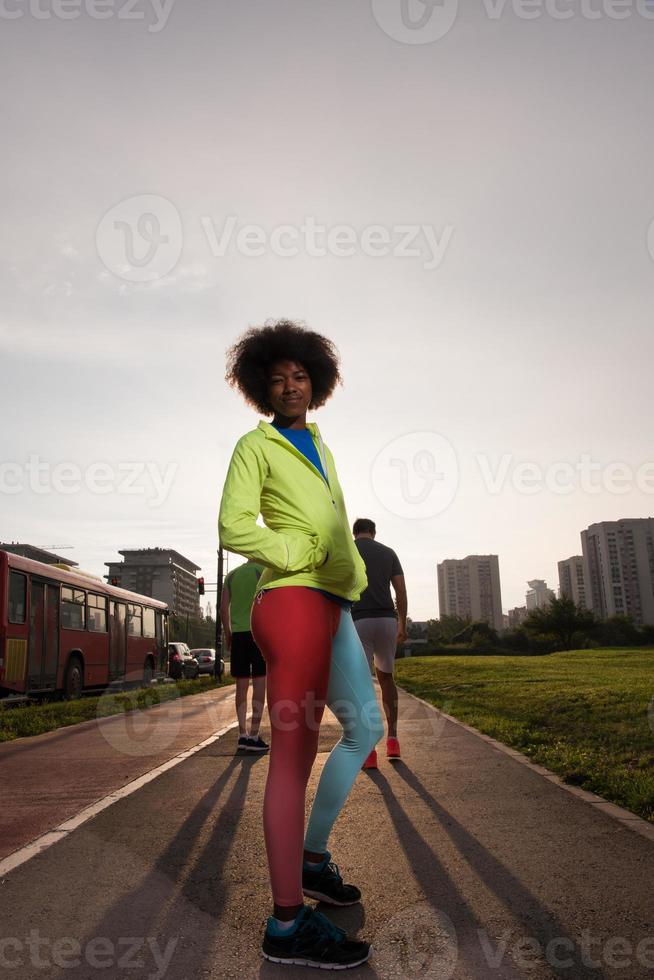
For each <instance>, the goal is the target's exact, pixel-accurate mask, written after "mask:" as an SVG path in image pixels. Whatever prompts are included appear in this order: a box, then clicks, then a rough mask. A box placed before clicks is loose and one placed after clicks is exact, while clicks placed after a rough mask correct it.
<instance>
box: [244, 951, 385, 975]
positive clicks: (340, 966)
mask: <svg viewBox="0 0 654 980" xmlns="http://www.w3.org/2000/svg"><path fill="white" fill-rule="evenodd" d="M371 953H372V946H371V947H370V949H369V950H368V954H367V956H363V957H361V959H360V960H355V961H354V962H353V963H321V962H320V961H319V960H309V959H305V958H304V957H302V958H298V957H293V956H289V957H285V956H271V954H270V953H265V952H264V954H263V956H264V959H266V960H269V961H270V962H271V963H283V964H284V966H312V967H314V968H315V969H318V970H351V969H352V967H355V966H361V964H362V963H365V962H366V961H367V960H368V959H369V958H370V954H371Z"/></svg>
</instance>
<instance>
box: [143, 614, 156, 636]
mask: <svg viewBox="0 0 654 980" xmlns="http://www.w3.org/2000/svg"><path fill="white" fill-rule="evenodd" d="M143 636H154V609H144V610H143Z"/></svg>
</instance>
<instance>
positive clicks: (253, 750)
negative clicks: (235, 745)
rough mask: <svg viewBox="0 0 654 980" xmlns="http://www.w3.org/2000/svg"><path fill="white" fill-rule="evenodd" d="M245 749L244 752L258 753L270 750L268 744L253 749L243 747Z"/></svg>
mask: <svg viewBox="0 0 654 980" xmlns="http://www.w3.org/2000/svg"><path fill="white" fill-rule="evenodd" d="M245 751H246V752H255V753H257V754H258V755H261V753H262V752H269V751H270V746H269V745H266V747H265V749H253V748H251V747H248V748H246V749H245Z"/></svg>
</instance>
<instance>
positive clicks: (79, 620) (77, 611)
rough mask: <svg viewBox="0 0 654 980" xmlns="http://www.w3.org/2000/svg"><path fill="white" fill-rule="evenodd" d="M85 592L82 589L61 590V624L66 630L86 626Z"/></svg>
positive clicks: (79, 628) (80, 628) (65, 588)
mask: <svg viewBox="0 0 654 980" xmlns="http://www.w3.org/2000/svg"><path fill="white" fill-rule="evenodd" d="M85 602H86V593H85V592H84V590H83V589H70V588H68V587H67V586H64V587H63V588H62V590H61V625H62V626H63V627H64V629H67V630H83V629H84V628H85V626H86V605H85Z"/></svg>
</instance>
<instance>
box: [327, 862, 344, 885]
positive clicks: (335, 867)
mask: <svg viewBox="0 0 654 980" xmlns="http://www.w3.org/2000/svg"><path fill="white" fill-rule="evenodd" d="M325 871H329V872H330V874H332V875H333V876H334V877H335V878H337V879H338V880H339V881H342V880H343V876H342V875H341V872H340V871H339V870H338V865H337V864H336V862H335V861H330V862H329V864H328V865H327V867H326V868H325Z"/></svg>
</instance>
